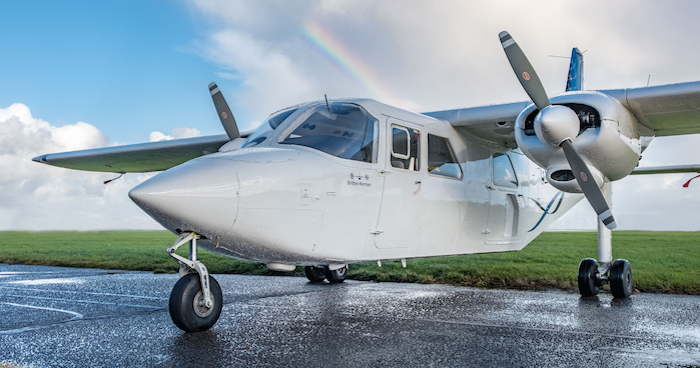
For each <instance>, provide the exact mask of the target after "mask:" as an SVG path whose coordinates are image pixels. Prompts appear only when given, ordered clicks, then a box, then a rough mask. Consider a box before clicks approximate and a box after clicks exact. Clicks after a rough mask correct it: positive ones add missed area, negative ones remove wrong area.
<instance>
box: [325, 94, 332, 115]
mask: <svg viewBox="0 0 700 368" xmlns="http://www.w3.org/2000/svg"><path fill="white" fill-rule="evenodd" d="M323 98H325V99H326V108H327V109H328V112H331V105H329V104H328V95H326V94H325V93H324V94H323Z"/></svg>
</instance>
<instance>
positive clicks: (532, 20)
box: [0, 0, 700, 230]
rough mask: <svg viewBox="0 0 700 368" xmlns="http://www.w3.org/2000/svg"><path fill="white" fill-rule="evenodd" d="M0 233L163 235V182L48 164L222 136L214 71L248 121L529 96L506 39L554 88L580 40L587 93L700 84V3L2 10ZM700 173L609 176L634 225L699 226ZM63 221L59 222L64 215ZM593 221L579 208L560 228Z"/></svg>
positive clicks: (308, 0)
mask: <svg viewBox="0 0 700 368" xmlns="http://www.w3.org/2000/svg"><path fill="white" fill-rule="evenodd" d="M0 14H2V15H3V16H2V21H0V35H2V36H1V37H0V171H1V172H3V173H5V174H3V175H2V176H0V230H5V229H40V230H41V229H64V230H70V229H81V230H89V229H133V228H139V229H140V228H147V229H157V228H159V226H158V225H157V224H156V223H155V222H154V221H152V220H151V219H150V218H148V216H146V215H145V214H143V213H142V212H141V211H140V210H139V209H138V208H137V207H136V206H135V205H134V204H133V203H131V201H130V200H129V199H128V197H127V195H126V193H127V192H128V190H129V189H130V188H132V187H134V186H135V185H137V184H138V183H139V182H141V181H143V180H145V179H147V178H148V177H150V176H152V174H133V175H131V174H130V175H126V176H125V177H124V178H122V179H120V180H117V181H114V182H112V183H110V184H109V185H103V184H102V182H103V181H104V180H107V179H111V178H112V177H113V175H111V174H99V173H98V174H95V173H87V172H78V171H71V170H62V169H57V168H51V167H46V166H44V165H38V164H36V163H33V162H31V158H32V157H35V156H38V155H40V154H44V153H51V152H57V151H66V150H75V149H84V148H92V147H99V146H105V145H113V144H128V143H138V142H145V141H148V140H149V139H157V138H159V137H164V136H174V137H176V138H177V137H178V136H192V135H199V134H201V135H211V134H221V133H223V129H222V128H221V126H220V123H219V121H218V119H217V117H216V113H215V111H214V108H213V104H212V102H211V98H210V95H209V93H208V90H207V85H208V84H209V83H210V82H212V81H216V82H217V84H218V85H219V87H220V88H221V90H222V92H223V93H224V95H225V97H226V99H227V101H228V102H229V104H230V106H231V108H232V110H233V112H234V115H235V116H236V120H237V121H238V123H239V126H240V127H241V129H242V130H245V129H249V128H252V127H254V126H255V125H256V124H257V123H259V122H260V121H262V120H263V119H264V118H265V117H266V116H267V115H268V114H269V113H271V112H274V111H276V110H278V109H281V108H284V107H287V106H291V105H293V104H296V103H300V102H305V101H310V100H318V99H322V98H323V95H324V94H327V95H328V96H329V98H342V97H369V98H375V99H378V100H380V101H382V102H387V103H390V104H393V105H396V106H398V107H402V108H406V109H409V110H413V111H418V112H420V111H434V110H441V109H452V108H459V107H468V106H479V105H485V104H495V103H503V102H512V101H522V100H526V99H527V95H526V94H525V93H524V92H523V90H522V88H521V86H520V85H519V84H518V82H517V79H516V78H515V77H514V75H513V72H512V70H511V69H510V66H509V65H508V61H507V59H506V57H505V55H504V53H503V50H502V48H501V45H500V42H499V40H498V33H499V32H500V31H503V30H507V31H509V32H510V33H511V34H512V35H513V37H514V38H515V39H516V40H517V41H518V43H519V44H520V46H521V47H522V48H523V49H524V51H525V52H526V54H527V55H528V57H529V59H530V61H531V62H532V64H533V66H534V67H535V68H536V69H537V71H538V74H539V76H540V77H541V79H542V81H543V83H544V85H545V88H546V89H547V92H548V93H549V94H550V95H554V94H557V93H560V92H563V90H564V87H565V83H566V74H567V70H568V60H566V59H565V58H564V59H562V58H555V57H551V56H550V55H557V56H565V57H566V56H568V55H570V53H571V48H572V47H574V46H577V47H579V48H580V49H581V50H587V52H586V53H585V54H584V58H585V67H584V69H585V72H584V76H585V83H584V86H585V88H587V89H609V88H624V87H640V86H644V85H646V83H647V79H648V78H649V76H651V84H652V85H657V84H669V83H678V82H684V81H694V80H700V67H698V65H700V49H699V48H697V47H693V46H692V45H694V44H695V43H696V42H697V40H698V39H700V23H699V22H698V21H697V15H698V14H700V2H697V1H693V0H670V1H664V2H659V1H651V0H649V1H646V0H642V1H639V0H620V1H614V2H611V1H603V0H569V1H559V0H541V1H537V2H514V1H510V0H489V1H485V0H484V1H461V0H442V1H437V2H436V1H405V0H381V1H378V0H296V1H284V0H265V1H248V0H177V1H176V0H142V1H132V0H126V1H123V0H122V1H49V0H46V1H31V0H30V1H2V2H0ZM698 147H700V137H698V136H687V137H670V138H663V139H656V140H655V141H654V142H653V143H652V145H651V146H650V148H649V149H648V150H647V151H646V152H645V153H644V159H643V161H642V162H643V164H644V165H650V166H652V165H662V164H698V163H700V162H699V161H700V150H699V149H698ZM690 177H692V175H684V174H678V175H661V176H654V177H644V178H642V177H634V178H626V179H623V180H621V181H619V182H616V183H615V184H614V186H613V210H614V211H615V216H616V219H617V222H618V224H619V226H620V228H622V229H658V230H670V229H676V230H700V211H698V208H700V195H698V190H700V189H698V188H700V182H697V183H696V182H693V184H691V188H687V189H684V188H682V187H681V186H682V184H683V183H684V182H685V181H686V180H687V179H689V178H690ZM59 214H60V215H59ZM555 228H559V229H593V228H595V214H594V213H593V212H592V210H591V209H590V207H589V206H588V205H587V204H586V203H585V202H583V203H582V204H581V205H578V206H577V207H576V208H575V209H574V210H572V211H571V213H570V214H567V215H566V216H565V217H564V218H563V219H562V220H560V221H559V222H558V223H557V224H555Z"/></svg>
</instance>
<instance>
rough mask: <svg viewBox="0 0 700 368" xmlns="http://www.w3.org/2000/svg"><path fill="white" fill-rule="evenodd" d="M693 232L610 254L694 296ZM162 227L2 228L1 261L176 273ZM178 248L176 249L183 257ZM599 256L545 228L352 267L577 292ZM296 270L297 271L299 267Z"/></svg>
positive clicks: (642, 276)
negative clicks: (480, 248) (517, 238)
mask: <svg viewBox="0 0 700 368" xmlns="http://www.w3.org/2000/svg"><path fill="white" fill-rule="evenodd" d="M698 240H700V233H698V232H634V231H616V232H614V233H613V255H614V257H615V258H625V259H627V260H629V261H630V263H631V264H632V271H633V275H634V281H635V288H636V289H638V290H639V291H643V292H663V293H678V294H696V295H700V246H698V245H697V243H698ZM174 241H175V236H174V235H172V234H171V233H168V232H166V231H100V232H15V231H5V232H0V242H2V245H1V246H0V262H3V263H19V264H37V265H52V266H67V267H88V268H103V269H123V270H143V271H154V272H176V271H177V264H176V263H175V261H173V260H172V258H170V257H169V256H168V255H167V254H166V253H165V249H166V248H168V247H170V246H171V245H172V243H173V242H174ZM186 248H187V247H186V246H183V247H182V248H181V249H180V250H179V251H178V253H179V254H182V255H186V253H187V249H186ZM596 255H597V235H596V233H594V232H551V233H544V234H542V235H540V236H539V237H538V238H537V239H536V240H535V241H534V242H533V243H531V244H530V245H528V246H527V247H525V249H523V250H522V251H520V252H508V253H489V254H474V255H466V256H456V257H440V258H426V259H409V260H408V267H407V268H406V269H404V268H402V267H401V264H400V262H398V261H392V262H387V261H385V262H383V263H382V267H381V268H379V267H378V266H377V264H376V263H375V262H366V263H360V264H354V265H352V266H351V267H350V278H353V279H357V280H373V281H394V282H419V283H444V284H453V285H467V286H478V287H498V288H518V289H542V288H558V289H565V290H575V289H576V275H577V272H578V264H579V262H580V261H581V259H583V258H586V257H593V258H595V257H596ZM199 258H200V260H201V261H202V262H204V264H206V265H207V268H208V269H209V271H210V272H211V273H242V274H255V275H278V274H281V273H278V272H272V271H269V270H268V269H267V268H266V267H265V266H264V265H261V264H257V263H252V262H246V261H239V260H235V259H230V258H226V257H221V256H217V255H214V254H211V253H208V252H206V251H200V257H199ZM295 274H297V275H301V274H302V269H301V268H300V267H299V268H297V272H295Z"/></svg>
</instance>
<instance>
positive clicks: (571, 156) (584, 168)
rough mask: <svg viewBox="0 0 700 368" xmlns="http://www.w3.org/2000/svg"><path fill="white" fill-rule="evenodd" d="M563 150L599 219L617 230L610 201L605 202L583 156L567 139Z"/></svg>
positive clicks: (608, 226) (562, 145)
mask: <svg viewBox="0 0 700 368" xmlns="http://www.w3.org/2000/svg"><path fill="white" fill-rule="evenodd" d="M561 148H563V149H564V154H565V155H566V159H567V161H569V165H570V166H571V170H572V171H573V172H574V176H575V177H576V181H578V185H579V186H580V187H581V190H583V194H585V195H586V199H588V202H590V204H591V207H593V210H594V211H595V213H597V214H598V219H600V221H602V222H603V224H604V225H605V227H607V228H608V229H610V230H612V229H614V228H616V227H617V224H616V223H615V219H614V218H613V215H612V211H610V206H609V205H608V201H606V200H605V196H604V195H603V192H602V191H601V190H600V188H599V187H598V184H597V183H596V182H595V179H594V178H593V175H592V174H591V170H589V169H588V165H586V162H585V161H583V159H582V158H581V155H579V154H578V152H577V151H576V148H574V144H573V143H572V142H571V141H570V140H568V139H567V140H565V141H564V142H562V144H561Z"/></svg>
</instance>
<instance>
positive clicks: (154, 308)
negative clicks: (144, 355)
mask: <svg viewBox="0 0 700 368" xmlns="http://www.w3.org/2000/svg"><path fill="white" fill-rule="evenodd" d="M3 296H5V297H10V298H27V299H39V300H53V301H59V302H71V303H88V304H104V305H120V306H124V307H133V308H145V309H152V310H159V309H165V307H155V306H152V305H139V304H126V303H114V302H98V301H94V300H77V299H64V298H49V297H45V296H31V295H12V294H5V295H3Z"/></svg>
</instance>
